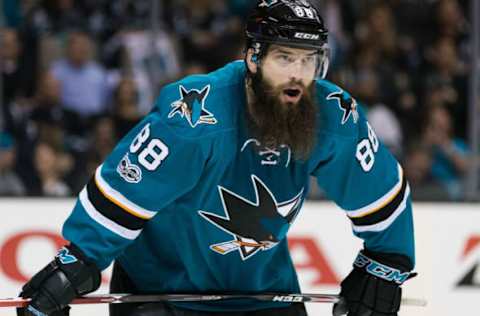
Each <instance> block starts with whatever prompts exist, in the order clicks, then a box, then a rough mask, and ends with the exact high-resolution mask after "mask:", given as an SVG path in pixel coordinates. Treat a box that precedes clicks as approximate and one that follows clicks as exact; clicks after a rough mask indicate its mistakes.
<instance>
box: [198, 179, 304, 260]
mask: <svg viewBox="0 0 480 316" xmlns="http://www.w3.org/2000/svg"><path fill="white" fill-rule="evenodd" d="M252 181H253V185H254V190H255V196H256V199H255V201H249V200H247V199H245V198H243V197H241V196H239V195H237V194H235V193H234V192H231V191H229V190H227V189H225V188H223V187H221V186H219V191H220V192H219V193H220V197H221V199H222V204H223V209H224V212H225V215H226V216H219V215H217V214H214V213H210V212H205V211H198V213H199V214H200V215H201V216H202V217H203V218H204V219H205V220H207V221H208V222H209V223H211V224H213V225H215V226H216V227H217V228H219V229H221V230H223V231H224V232H226V233H228V234H230V235H232V237H233V240H229V241H226V242H221V243H218V244H214V245H211V246H210V249H211V250H213V251H215V252H217V253H219V254H222V255H226V254H228V253H230V252H233V251H238V252H239V254H240V257H241V258H242V260H247V259H249V258H250V257H252V256H253V255H255V254H256V253H258V252H259V251H267V250H270V249H272V248H273V247H275V246H276V245H278V243H279V242H280V241H281V240H282V239H284V238H285V237H286V235H287V232H288V229H289V228H290V226H291V224H292V223H293V221H294V220H295V218H296V216H297V215H298V212H299V211H300V207H301V205H302V201H303V199H302V196H303V189H302V190H301V191H300V192H299V193H298V194H297V195H296V196H295V197H294V198H292V199H290V200H288V201H284V202H277V201H276V199H275V197H274V195H273V193H272V192H271V191H270V190H269V188H268V187H267V186H266V185H265V184H264V183H263V182H262V181H261V180H260V179H259V178H258V177H257V176H255V175H252Z"/></svg>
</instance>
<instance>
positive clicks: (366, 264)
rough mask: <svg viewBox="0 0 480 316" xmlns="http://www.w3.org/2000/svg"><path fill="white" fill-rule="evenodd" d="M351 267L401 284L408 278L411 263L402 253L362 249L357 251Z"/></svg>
mask: <svg viewBox="0 0 480 316" xmlns="http://www.w3.org/2000/svg"><path fill="white" fill-rule="evenodd" d="M399 259H400V260H399ZM353 267H354V268H355V269H360V270H363V271H365V272H366V273H369V274H371V275H373V276H375V277H377V278H380V279H383V280H385V281H389V282H394V283H396V284H399V285H401V284H403V283H404V282H405V281H406V280H408V279H409V278H410V274H411V272H410V271H411V267H412V265H411V263H410V260H409V259H408V257H406V256H403V255H398V254H386V253H374V252H371V251H368V250H363V251H360V252H359V253H358V255H357V258H356V259H355V261H354V263H353Z"/></svg>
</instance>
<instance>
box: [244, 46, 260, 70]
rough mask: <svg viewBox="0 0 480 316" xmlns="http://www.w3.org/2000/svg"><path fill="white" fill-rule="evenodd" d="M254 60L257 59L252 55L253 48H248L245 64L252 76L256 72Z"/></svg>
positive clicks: (256, 66) (256, 64) (256, 67)
mask: <svg viewBox="0 0 480 316" xmlns="http://www.w3.org/2000/svg"><path fill="white" fill-rule="evenodd" d="M255 58H257V57H256V56H255V54H254V50H253V48H249V49H248V50H247V56H246V57H245V62H246V63H247V67H248V70H250V72H251V73H252V74H256V73H257V70H258V61H257V60H255Z"/></svg>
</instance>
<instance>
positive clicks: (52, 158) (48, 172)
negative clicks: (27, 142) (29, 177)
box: [34, 141, 71, 197]
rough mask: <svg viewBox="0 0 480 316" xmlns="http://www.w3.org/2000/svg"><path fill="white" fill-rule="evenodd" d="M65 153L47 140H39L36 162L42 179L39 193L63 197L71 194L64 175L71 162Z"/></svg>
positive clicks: (38, 173) (36, 149)
mask: <svg viewBox="0 0 480 316" xmlns="http://www.w3.org/2000/svg"><path fill="white" fill-rule="evenodd" d="M67 160H68V158H66V157H65V156H64V153H63V152H61V151H59V150H58V149H56V148H55V146H54V145H52V144H51V143H48V142H46V141H41V142H39V143H38V144H37V145H36V147H35V152H34V164H35V169H36V171H37V175H38V178H39V179H40V188H39V191H38V195H42V196H52V197H62V196H69V195H70V194H71V192H70V188H69V187H68V186H67V184H66V183H65V182H64V181H63V179H62V177H63V175H64V174H65V172H66V169H68V167H66V165H68V164H69V162H68V161H67Z"/></svg>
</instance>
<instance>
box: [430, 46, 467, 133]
mask: <svg viewBox="0 0 480 316" xmlns="http://www.w3.org/2000/svg"><path fill="white" fill-rule="evenodd" d="M427 61H428V63H429V70H428V72H427V75H426V76H425V84H426V85H437V86H442V87H443V88H442V90H443V92H442V95H443V97H444V101H445V103H446V104H447V105H448V107H449V110H450V112H451V113H452V114H453V116H454V118H455V125H456V130H455V131H454V133H455V135H456V136H458V137H461V138H464V139H465V138H466V135H467V131H466V124H465V122H466V121H467V104H468V103H467V77H466V67H465V64H463V63H462V62H461V60H460V59H459V58H458V54H457V50H456V47H455V43H454V42H453V41H452V40H451V39H450V38H448V37H441V38H439V39H438V40H437V41H436V42H435V43H434V44H433V45H432V46H431V47H430V48H429V49H428V51H427ZM424 88H425V87H424ZM427 88H428V87H427Z"/></svg>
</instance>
